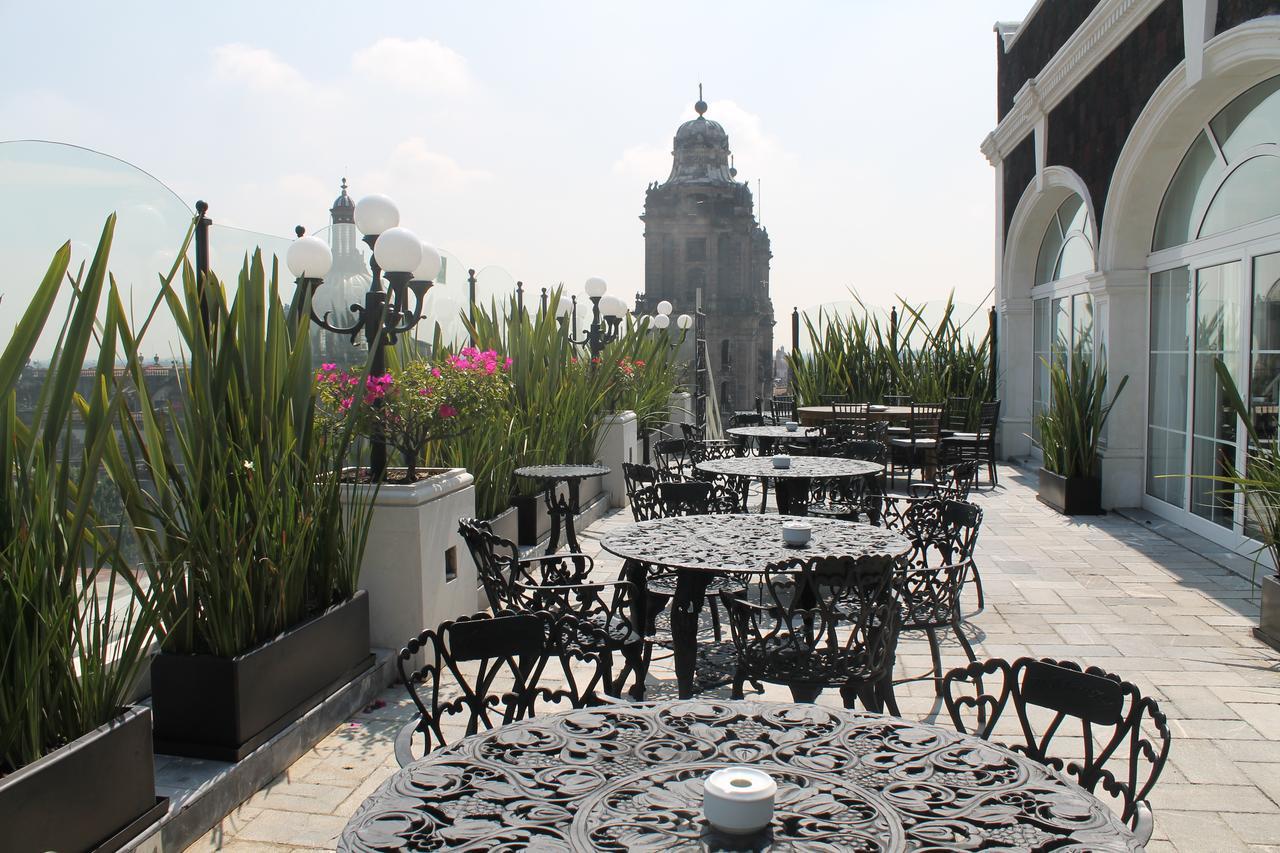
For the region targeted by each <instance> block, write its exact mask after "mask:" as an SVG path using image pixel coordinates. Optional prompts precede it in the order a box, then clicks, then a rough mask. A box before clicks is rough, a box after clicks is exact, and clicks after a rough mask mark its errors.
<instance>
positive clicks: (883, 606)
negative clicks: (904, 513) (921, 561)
mask: <svg viewBox="0 0 1280 853" xmlns="http://www.w3.org/2000/svg"><path fill="white" fill-rule="evenodd" d="M895 570H896V564H895V561H894V560H893V559H891V558H889V557H883V556H871V557H862V558H858V559H853V558H847V557H846V558H830V557H821V558H809V559H804V558H795V559H791V560H786V561H784V562H780V563H775V564H773V565H771V566H769V567H768V568H767V570H766V572H765V576H764V583H762V584H753V585H751V586H749V587H746V588H745V589H742V590H731V591H725V592H722V593H721V597H722V600H723V602H724V604H725V607H726V609H727V610H728V612H729V624H730V628H731V633H732V636H733V644H734V649H735V651H736V652H737V658H738V668H737V672H736V674H735V677H734V695H735V697H738V698H740V697H741V695H742V684H743V682H744V681H745V680H748V679H750V680H758V681H767V682H771V683H774V684H784V685H786V686H788V687H790V688H791V692H792V696H793V698H794V699H795V700H796V701H799V702H805V701H808V702H811V701H814V699H816V697H817V696H818V694H819V693H820V692H821V690H822V689H823V688H826V687H837V688H840V689H841V694H842V696H843V698H844V700H845V705H846V706H847V707H852V706H853V704H854V700H855V699H861V700H862V702H863V704H864V705H866V706H867V707H869V708H870V709H871V710H880V707H881V704H882V703H883V702H884V701H886V700H887V701H889V702H890V703H891V707H892V705H893V704H895V703H893V702H892V693H891V692H890V693H889V695H888V696H884V695H882V694H880V693H879V692H878V691H879V688H881V687H882V686H884V685H885V684H886V683H887V682H889V680H890V679H891V676H892V670H893V653H894V649H895V647H896V644H897V634H898V623H899V616H898V613H899V610H898V605H899V600H898V589H897V585H896V583H895V579H894V575H895ZM895 713H896V711H895Z"/></svg>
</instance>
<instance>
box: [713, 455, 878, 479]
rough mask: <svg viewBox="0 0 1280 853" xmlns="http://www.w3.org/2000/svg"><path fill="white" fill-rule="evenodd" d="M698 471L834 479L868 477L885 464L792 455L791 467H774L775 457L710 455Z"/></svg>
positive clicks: (738, 474) (737, 474)
mask: <svg viewBox="0 0 1280 853" xmlns="http://www.w3.org/2000/svg"><path fill="white" fill-rule="evenodd" d="M697 468H698V470H699V471H703V472H705V473H707V474H716V475H718V476H721V477H768V478H770V479H790V478H793V477H802V478H806V479H810V480H833V479H839V478H840V477H866V476H869V475H871V474H879V473H880V472H881V471H883V470H884V466H883V465H877V464H876V463H874V462H864V461H863V460H861V459H843V458H841V457H838V456H792V457H791V467H790V468H775V467H773V460H772V459H770V458H768V457H764V456H744V457H741V458H737V459H708V460H707V461H705V462H699V463H698V465H697Z"/></svg>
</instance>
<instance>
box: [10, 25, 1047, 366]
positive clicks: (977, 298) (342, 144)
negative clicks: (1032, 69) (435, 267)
mask: <svg viewBox="0 0 1280 853" xmlns="http://www.w3.org/2000/svg"><path fill="white" fill-rule="evenodd" d="M1032 3H1033V0H919V2H916V3H912V4H903V3H898V2H894V0H842V2H837V0H830V2H796V3H790V4H778V3H764V2H734V3H722V2H696V3H690V2H687V0H686V2H667V1H666V0H651V2H645V3H632V4H626V5H625V6H624V5H623V4H616V3H601V2H587V0H582V2H537V3H516V2H492V3H486V4H477V3H451V4H445V3H437V2H416V3H409V2H365V3H359V4H357V3H343V4H337V3H328V2H310V3H306V4H301V3H290V2H271V3H261V2H255V3H248V2H240V0H223V2H219V3H204V4H197V3H182V4H177V3H172V2H165V3H160V2H124V3H118V4H107V3H97V2H88V0H79V2H66V3H43V4H32V3H22V2H15V0H0V28H2V29H3V31H4V32H5V34H6V49H5V51H3V52H0V79H4V80H5V81H6V85H5V86H4V87H2V88H0V143H2V142H3V141H8V140H33V139H35V140H51V141H56V142H63V143H70V144H73V145H77V146H83V147H85V148H88V149H93V150H96V151H99V152H103V153H105V154H108V155H111V156H112V157H114V158H119V159H120V160H123V161H127V163H131V164H134V166H136V167H138V168H139V169H142V170H144V171H145V172H146V173H150V175H153V176H155V178H157V179H158V180H159V181H161V182H163V184H165V185H167V187H168V188H170V189H171V190H172V193H173V195H169V194H168V193H167V191H164V190H163V189H157V188H156V187H155V186H154V185H153V184H151V183H150V182H149V181H147V180H145V179H140V177H139V176H138V174H137V173H136V172H134V170H133V169H130V168H128V167H125V166H123V165H119V164H114V163H113V162H112V161H104V160H102V159H101V158H94V157H90V155H88V154H85V153H84V152H79V151H75V150H74V149H70V150H69V153H68V152H62V153H58V154H56V155H55V156H51V157H50V156H46V153H41V152H40V151H39V150H38V149H35V148H33V147H31V146H26V147H14V146H10V147H9V148H8V149H7V153H6V150H5V146H4V145H3V144H0V185H3V186H7V187H9V190H8V192H9V193H10V200H9V202H8V203H5V204H0V256H2V258H3V262H2V263H0V293H2V294H3V296H4V300H3V302H2V303H0V306H2V307H0V343H2V342H3V341H4V340H7V338H8V335H9V333H10V331H11V328H12V319H11V316H12V314H13V312H14V310H15V308H16V306H17V305H20V304H25V301H26V299H25V298H24V292H25V293H26V294H29V292H30V290H31V289H33V288H34V285H35V283H36V280H37V279H38V275H39V271H42V270H43V268H44V265H46V264H47V261H48V257H49V256H50V255H51V254H52V252H53V251H54V250H55V249H56V247H57V246H58V245H59V244H60V243H61V242H62V241H63V240H66V239H72V240H73V241H74V244H73V245H74V248H75V253H76V256H77V257H80V256H83V255H84V254H85V253H86V252H87V251H88V249H89V247H90V246H92V244H93V243H94V242H96V236H97V230H98V229H100V228H101V223H102V219H103V218H104V217H105V215H106V213H107V212H109V211H110V210H111V209H117V210H118V211H119V213H120V224H119V229H120V231H121V235H122V236H121V240H120V244H121V246H120V251H119V253H118V254H119V255H120V260H119V263H118V264H117V265H113V268H114V267H115V266H119V267H121V268H123V269H124V272H122V273H121V278H122V279H124V280H125V283H126V284H127V285H129V286H131V287H132V288H133V289H134V290H133V293H134V296H135V298H136V299H137V300H138V304H139V305H140V304H142V303H145V302H146V298H147V296H148V295H149V294H150V293H152V292H154V290H155V287H154V284H153V282H154V278H153V275H154V273H155V272H157V271H159V270H160V268H161V267H162V266H167V263H165V262H164V261H163V258H164V257H165V256H166V253H167V254H168V257H169V258H172V254H173V252H174V251H176V248H177V245H178V243H179V242H180V239H181V236H182V233H181V232H182V231H183V230H184V228H185V223H184V222H183V221H182V220H183V218H184V217H186V216H189V215H190V214H189V212H188V211H187V208H189V207H190V206H191V205H193V204H194V202H195V200H196V199H198V198H200V199H205V200H207V201H208V202H209V204H210V212H209V215H210V217H211V218H213V220H214V221H215V222H216V223H217V225H218V227H219V229H221V230H219V231H217V232H215V235H214V238H215V249H221V250H222V253H223V254H222V256H224V257H226V258H231V259H235V258H238V257H239V256H240V253H241V252H242V251H243V250H244V248H245V247H246V246H247V245H250V244H252V243H254V242H263V243H264V244H265V245H266V246H267V247H268V248H270V249H272V250H274V251H279V250H280V249H281V248H282V247H283V246H285V245H286V243H285V241H284V239H283V238H285V237H286V236H289V235H291V232H292V229H293V226H295V225H297V224H302V225H304V226H305V227H307V228H308V230H315V229H317V228H320V227H322V226H324V225H325V224H327V218H328V208H329V206H330V205H331V203H332V202H333V199H334V197H335V196H336V195H337V190H338V182H339V179H340V178H342V177H343V176H346V177H347V179H348V181H349V182H350V185H351V191H352V193H353V194H354V195H355V196H357V197H359V196H360V195H362V194H365V193H371V192H380V193H384V194H386V195H389V196H391V197H392V198H394V199H395V200H396V201H397V202H398V204H399V206H400V209H401V224H402V225H405V226H407V227H409V228H411V229H413V230H414V231H415V232H417V233H418V234H419V236H421V237H422V238H423V239H425V240H426V241H428V242H430V243H433V244H435V245H437V246H439V247H441V248H443V249H445V250H447V251H448V252H450V253H451V254H452V255H453V256H454V257H456V258H458V259H460V261H461V262H462V263H464V264H466V265H467V266H474V267H476V268H485V267H500V268H502V269H503V270H505V271H507V272H508V273H509V274H510V276H511V277H512V278H519V279H522V280H523V281H524V282H525V283H526V285H527V286H530V287H532V288H534V289H535V290H536V288H538V287H540V286H542V285H554V284H556V283H558V282H564V283H565V285H566V287H567V288H569V289H570V290H573V291H580V290H581V288H582V283H583V282H584V281H585V280H586V278H587V277H588V276H592V275H600V276H603V277H604V278H605V279H606V280H608V281H609V283H610V289H611V291H612V292H615V293H617V294H619V295H620V296H623V297H624V298H625V297H629V296H631V295H633V294H634V293H635V292H637V291H639V290H641V289H642V287H643V279H644V256H643V226H642V224H641V222H640V221H639V220H638V218H637V217H638V216H639V215H640V214H641V212H642V211H643V204H644V191H645V187H646V185H647V184H648V183H649V182H651V181H654V180H658V181H662V180H664V179H665V178H666V176H667V173H668V172H669V170H670V166H671V153H670V152H671V140H672V136H673V135H674V133H675V130H676V128H677V126H678V125H679V124H680V123H681V122H683V121H685V120H688V119H690V118H693V117H694V115H695V114H694V112H693V102H694V101H695V100H696V99H697V87H698V83H699V82H701V83H702V84H703V86H704V89H705V97H706V100H707V102H708V103H709V105H710V109H709V110H708V112H707V118H710V119H715V120H716V121H719V122H720V123H721V124H722V125H723V126H724V127H725V130H726V131H727V132H728V134H729V142H730V146H731V148H732V150H733V152H734V155H735V161H736V165H737V168H738V177H739V179H740V180H746V181H749V182H750V186H751V189H752V191H753V192H755V193H756V212H757V215H758V216H759V217H760V219H761V220H762V222H763V224H764V225H765V226H766V227H767V228H768V230H769V234H770V237H771V238H772V246H773V252H774V258H773V265H772V296H773V302H774V308H775V312H776V313H777V315H778V317H779V319H780V320H781V319H782V318H783V314H784V312H789V311H790V310H791V307H792V306H800V307H801V308H802V309H803V308H805V307H809V306H813V305H817V304H820V303H825V302H835V301H841V300H847V299H849V298H850V294H851V293H856V294H858V295H859V296H860V297H861V298H862V299H863V300H864V301H865V302H867V303H869V304H878V305H887V304H889V303H891V302H892V301H893V300H894V297H895V295H901V296H903V297H905V298H907V299H908V300H909V301H912V302H924V301H927V300H935V299H943V298H945V297H946V296H947V294H948V292H949V291H951V290H953V289H954V291H955V293H956V298H957V300H959V301H961V302H966V303H972V304H979V303H981V302H983V301H986V300H988V299H989V292H990V290H991V287H992V283H993V274H992V264H993V233H994V230H993V229H994V212H993V211H994V175H993V171H992V169H991V167H990V165H989V164H988V163H987V162H986V160H985V158H984V157H983V156H982V154H981V153H980V152H979V150H978V146H979V144H980V143H981V141H982V139H983V138H984V137H985V136H986V134H987V133H988V132H990V131H991V130H992V129H993V128H994V126H995V123H996V118H995V64H996V35H995V34H994V32H993V31H992V25H993V23H994V22H995V21H997V20H1018V19H1020V18H1021V17H1022V16H1024V15H1025V14H1026V12H1027V11H1028V10H1029V9H1030V7H1031V6H1032ZM81 161H84V162H83V165H84V166H85V167H84V168H78V166H79V165H81ZM104 163H107V164H108V165H105V166H104V165H103V164H104ZM54 185H57V186H56V191H55V190H52V189H50V188H51V187H53V186H54ZM231 227H234V228H236V229H247V230H248V231H252V232H262V233H264V234H267V235H274V236H275V237H276V238H277V239H274V240H267V239H264V240H261V241H258V240H257V239H256V238H255V237H254V236H253V235H245V234H242V233H240V232H238V231H232V230H226V229H229V228H231ZM6 235H7V237H6ZM126 238H127V239H126ZM218 241H221V242H218ZM231 262H232V263H234V261H231ZM683 307H684V306H677V311H679V310H681V309H682V308H683Z"/></svg>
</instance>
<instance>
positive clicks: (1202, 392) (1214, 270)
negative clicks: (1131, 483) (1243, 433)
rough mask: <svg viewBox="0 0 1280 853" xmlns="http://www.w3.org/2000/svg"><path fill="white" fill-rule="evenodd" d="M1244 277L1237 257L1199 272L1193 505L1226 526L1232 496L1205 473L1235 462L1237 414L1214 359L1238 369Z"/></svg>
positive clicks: (1218, 471) (1216, 473) (1224, 470)
mask: <svg viewBox="0 0 1280 853" xmlns="http://www.w3.org/2000/svg"><path fill="white" fill-rule="evenodd" d="M1241 279H1242V274H1241V265H1240V263H1239V262H1238V261H1233V262H1231V263H1227V264H1219V265H1217V266H1213V267H1205V268H1204V269H1201V270H1198V271H1197V273H1196V330H1195V340H1196V350H1195V377H1194V381H1195V387H1194V391H1193V395H1194V397H1193V403H1192V405H1193V409H1192V424H1193V428H1192V429H1193V436H1192V454H1191V455H1192V459H1191V473H1192V475H1193V477H1192V480H1191V511H1192V512H1194V513H1196V514H1197V515H1199V516H1202V517H1204V518H1207V519H1209V520H1210V521H1213V522H1215V523H1217V524H1220V525H1222V526H1223V527H1230V526H1231V524H1232V516H1233V513H1232V501H1231V499H1230V496H1229V495H1223V494H1220V492H1221V489H1222V487H1221V486H1220V485H1219V484H1217V483H1214V482H1213V481H1211V480H1206V479H1202V478H1204V477H1209V476H1223V475H1225V474H1226V473H1227V472H1228V470H1229V466H1230V465H1232V464H1233V463H1234V462H1235V450H1236V448H1235V439H1236V415H1235V412H1234V410H1232V409H1231V407H1230V406H1229V405H1228V404H1227V400H1226V397H1225V395H1224V393H1223V388H1222V385H1221V383H1219V381H1218V376H1217V372H1216V370H1215V369H1214V362H1215V360H1218V359H1221V361H1222V363H1223V364H1225V365H1226V367H1227V369H1228V371H1234V369H1235V362H1236V359H1237V357H1238V353H1239V346H1240V330H1239V317H1240V290H1241V284H1242V280H1241ZM1237 384H1239V382H1238V379H1237Z"/></svg>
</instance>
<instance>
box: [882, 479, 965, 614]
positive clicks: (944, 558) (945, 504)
mask: <svg viewBox="0 0 1280 853" xmlns="http://www.w3.org/2000/svg"><path fill="white" fill-rule="evenodd" d="M951 504H958V505H959V506H958V507H950V505H951ZM949 507H950V508H949ZM959 507H968V509H964V510H961V509H960V508H959ZM880 523H881V524H882V525H883V526H885V527H888V528H890V529H893V530H896V531H898V532H899V533H901V534H902V535H904V536H906V537H907V538H908V539H910V540H911V546H912V550H911V554H910V555H909V556H908V562H910V563H911V564H912V565H916V566H920V567H922V568H927V567H929V566H946V565H954V564H958V563H961V562H966V563H968V570H967V577H968V578H969V579H971V580H972V581H973V585H974V594H975V595H977V598H978V607H977V609H976V610H975V611H974V612H973V613H970V614H968V615H969V616H970V617H972V616H976V615H978V614H979V613H981V612H982V611H983V610H985V609H986V606H987V603H986V594H985V592H984V591H983V589H982V575H981V573H980V572H979V571H978V566H977V563H976V562H975V561H974V551H975V549H976V548H977V543H978V533H979V530H980V529H981V526H982V510H981V509H979V508H978V506H977V505H975V504H971V503H968V502H966V501H959V500H949V499H945V498H936V497H920V498H904V497H901V496H898V495H884V496H883V497H882V498H881V508H880Z"/></svg>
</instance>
